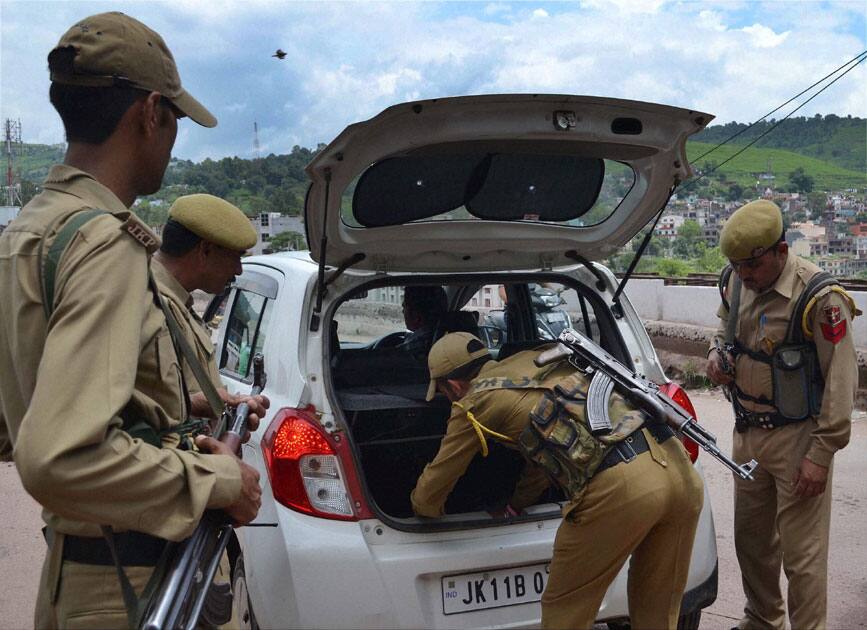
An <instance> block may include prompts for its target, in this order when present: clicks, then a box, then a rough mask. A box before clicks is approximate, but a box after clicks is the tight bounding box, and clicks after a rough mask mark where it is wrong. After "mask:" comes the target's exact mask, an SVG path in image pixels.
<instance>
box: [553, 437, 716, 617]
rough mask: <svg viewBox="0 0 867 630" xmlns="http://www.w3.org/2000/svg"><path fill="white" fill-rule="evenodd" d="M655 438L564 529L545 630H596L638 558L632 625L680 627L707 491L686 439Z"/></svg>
mask: <svg viewBox="0 0 867 630" xmlns="http://www.w3.org/2000/svg"><path fill="white" fill-rule="evenodd" d="M648 440H649V441H650V442H652V445H651V452H647V453H642V454H641V455H638V456H637V457H636V458H635V459H634V460H632V461H631V462H629V463H624V464H618V465H617V466H613V467H611V468H609V469H607V470H604V471H602V472H601V473H599V474H598V475H596V476H595V477H593V479H592V480H591V481H590V483H589V484H588V486H587V489H586V492H585V494H584V497H583V498H582V499H581V502H580V503H579V504H578V505H577V507H576V508H575V509H574V510H573V511H572V512H571V513H570V514H569V515H568V516H567V517H566V518H565V519H564V521H563V523H562V524H561V525H560V528H559V529H558V530H557V537H556V539H555V540H554V555H553V557H552V559H551V573H550V575H549V578H548V586H547V587H546V588H545V592H544V594H543V595H542V627H543V628H570V629H576V628H590V627H591V626H592V625H593V622H594V621H595V619H596V614H597V613H598V611H599V606H600V604H601V603H602V599H603V598H604V597H605V592H606V591H607V590H608V586H609V585H610V584H611V582H612V581H613V580H614V578H615V577H616V576H617V573H618V572H619V571H620V569H621V568H622V567H623V565H624V563H625V562H626V560H627V559H628V558H629V556H630V554H631V555H632V561H631V563H630V567H629V579H628V596H629V616H630V621H631V623H632V627H633V628H636V629H637V630H640V629H645V628H650V629H653V630H661V629H663V628H671V629H674V628H675V627H676V626H677V619H678V615H679V613H680V602H681V598H682V597H683V591H684V589H685V588H686V579H687V575H688V572H689V563H690V558H691V556H692V543H693V539H694V538H695V529H696V525H697V523H698V515H699V512H700V511H701V506H702V501H703V498H704V489H703V486H702V481H701V477H700V476H699V475H698V473H697V472H696V471H695V469H694V468H693V466H692V464H691V463H690V462H689V460H688V458H687V456H686V453H685V451H684V449H683V446H682V445H681V444H680V441H679V440H677V439H674V438H672V439H669V440H666V441H665V442H664V443H663V444H661V445H658V444H656V443H655V440H654V439H653V438H648Z"/></svg>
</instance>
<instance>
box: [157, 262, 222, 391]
mask: <svg viewBox="0 0 867 630" xmlns="http://www.w3.org/2000/svg"><path fill="white" fill-rule="evenodd" d="M151 273H153V276H154V280H156V283H157V289H158V290H159V292H160V293H161V294H162V296H163V299H164V301H165V304H166V306H167V307H168V308H170V309H171V310H172V313H173V314H174V316H175V319H176V320H177V321H178V324H180V327H181V332H183V333H184V337H186V339H187V341H189V342H190V347H192V348H193V350H195V351H196V357H197V358H198V359H199V363H200V364H201V365H202V367H203V368H205V371H206V372H207V374H208V377H209V378H210V380H211V382H212V383H213V384H214V387H217V388H219V387H222V384H221V381H220V371H219V369H218V368H217V357H216V351H215V349H214V342H213V341H211V333H210V332H209V331H208V327H207V326H206V325H205V322H203V321H202V318H201V317H199V315H198V313H196V311H195V310H193V296H192V295H190V292H189V291H187V290H186V289H185V288H184V287H183V286H182V285H181V283H180V282H178V281H177V279H176V278H175V277H174V276H173V275H172V274H171V273H169V271H168V270H167V269H166V268H165V267H164V266H163V265H162V263H160V261H159V260H157V259H156V258H154V259H153V260H151ZM181 362H182V364H183V370H184V379H185V380H186V383H187V387H188V388H189V390H190V393H193V392H198V391H201V390H202V388H201V386H200V385H199V384H198V381H196V375H195V374H193V371H192V370H191V369H190V366H189V365H187V362H186V361H183V360H182V361H181Z"/></svg>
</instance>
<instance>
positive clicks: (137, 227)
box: [120, 213, 160, 254]
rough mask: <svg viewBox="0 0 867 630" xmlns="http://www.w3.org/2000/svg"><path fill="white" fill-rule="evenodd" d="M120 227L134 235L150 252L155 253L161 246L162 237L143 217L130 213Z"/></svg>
mask: <svg viewBox="0 0 867 630" xmlns="http://www.w3.org/2000/svg"><path fill="white" fill-rule="evenodd" d="M120 229H121V230H123V231H124V232H126V233H127V234H129V235H130V236H132V237H133V239H134V240H135V241H136V242H137V243H139V244H140V245H141V246H142V247H144V248H145V249H146V250H147V251H148V253H149V254H153V253H154V252H155V251H157V250H158V249H159V247H160V238H159V237H158V236H157V235H156V234H155V233H154V231H153V230H151V229H150V228H149V227H148V226H147V225H146V224H145V223H144V221H142V220H141V219H139V218H138V217H137V216H136V215H134V214H132V213H130V215H129V217H127V220H126V221H124V222H123V224H121V226H120Z"/></svg>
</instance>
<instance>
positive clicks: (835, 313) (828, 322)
mask: <svg viewBox="0 0 867 630" xmlns="http://www.w3.org/2000/svg"><path fill="white" fill-rule="evenodd" d="M822 314H823V315H824V316H825V321H824V322H822V323H821V327H822V336H823V337H824V338H825V339H827V340H828V341H830V342H831V343H833V344H836V343H839V342H840V340H841V339H843V337H845V336H846V320H845V319H844V318H843V314H842V312H841V311H840V307H839V306H826V307H825V308H823V309H822Z"/></svg>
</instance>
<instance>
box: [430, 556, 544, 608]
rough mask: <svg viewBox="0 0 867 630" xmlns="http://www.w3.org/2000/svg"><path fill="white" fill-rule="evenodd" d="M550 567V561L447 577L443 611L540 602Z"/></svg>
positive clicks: (443, 591) (443, 584)
mask: <svg viewBox="0 0 867 630" xmlns="http://www.w3.org/2000/svg"><path fill="white" fill-rule="evenodd" d="M549 570H550V565H548V564H534V565H529V566H524V567H513V568H510V569H498V570H496V571H485V572H482V573H466V574H463V575H449V576H446V577H443V578H442V593H443V614H446V615H452V614H455V613H462V612H469V611H472V610H484V609H485V608H499V607H501V606H514V605H516V604H527V603H532V602H538V601H539V600H540V599H542V593H543V592H544V590H545V585H546V584H547V583H548V571H549Z"/></svg>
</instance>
